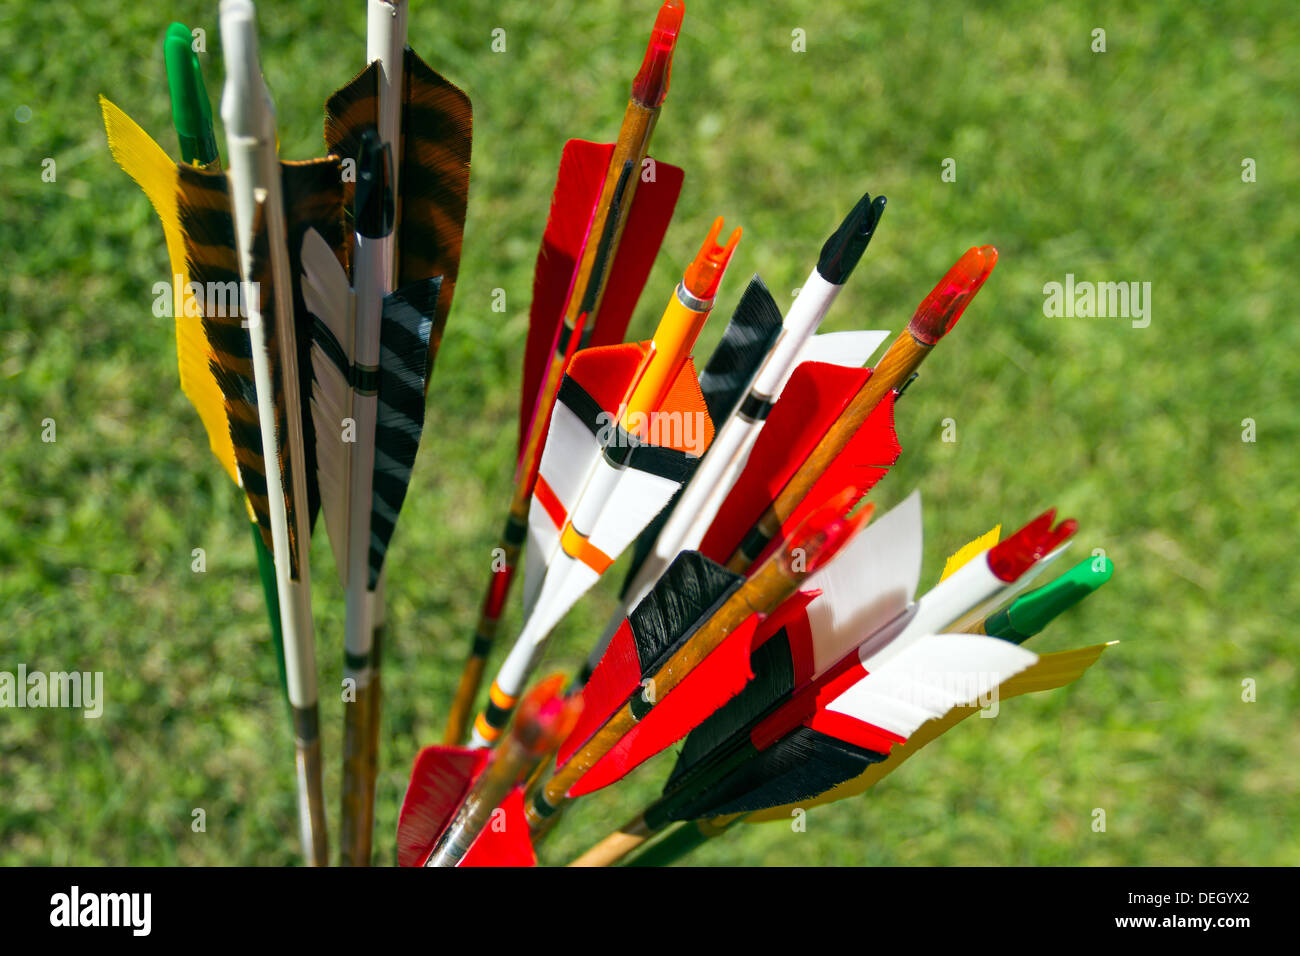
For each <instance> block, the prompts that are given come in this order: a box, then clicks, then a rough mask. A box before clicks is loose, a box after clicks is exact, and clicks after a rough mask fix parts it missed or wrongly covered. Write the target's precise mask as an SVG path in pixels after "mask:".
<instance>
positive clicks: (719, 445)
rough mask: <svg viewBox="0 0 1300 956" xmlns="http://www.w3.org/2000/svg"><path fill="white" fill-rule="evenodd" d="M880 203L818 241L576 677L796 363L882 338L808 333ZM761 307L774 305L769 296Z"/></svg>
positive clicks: (739, 460)
mask: <svg viewBox="0 0 1300 956" xmlns="http://www.w3.org/2000/svg"><path fill="white" fill-rule="evenodd" d="M885 202H886V200H885V197H884V196H878V197H876V198H875V199H874V200H873V199H872V198H871V196H870V195H869V194H868V195H863V197H862V198H861V199H860V200H859V201H858V203H857V205H856V206H854V208H853V210H852V211H851V212H850V213H849V214H848V216H847V217H845V219H844V221H843V222H842V223H841V224H840V226H839V228H837V229H836V230H835V232H833V233H832V234H831V236H830V237H829V238H828V239H827V240H826V242H825V244H824V245H823V246H822V250H821V255H820V256H819V257H818V260H817V265H816V266H815V267H814V268H813V270H812V272H811V274H810V275H809V276H808V280H807V281H806V282H805V283H804V284H803V286H802V287H801V288H800V290H799V295H798V296H797V297H796V298H795V301H794V304H793V305H792V306H791V307H790V311H789V312H788V313H787V315H786V317H785V320H784V322H783V324H782V328H781V334H780V338H779V339H778V340H777V342H776V344H775V347H774V348H773V349H772V351H771V352H770V353H769V354H768V355H767V357H766V359H765V360H764V361H763V363H762V365H761V366H760V367H759V370H758V372H757V375H756V376H755V379H754V382H753V385H752V387H751V388H749V389H748V393H747V394H744V395H743V401H741V398H742V396H741V395H737V396H736V399H737V401H736V403H735V404H732V405H729V406H727V409H726V414H725V415H718V416H715V418H714V422H715V425H716V426H717V428H718V432H717V435H716V436H715V437H714V440H713V444H712V445H710V447H709V451H708V453H707V454H706V455H705V456H704V460H703V461H702V462H701V463H700V466H699V468H698V469H697V470H696V473H695V475H694V476H692V478H691V480H690V482H689V483H688V484H687V485H686V487H685V488H684V489H683V490H682V493H681V495H679V497H678V499H677V500H675V501H674V502H673V503H672V504H671V505H670V506H669V508H668V509H666V510H665V513H663V514H661V515H660V518H659V519H658V523H657V524H658V526H655V525H652V526H651V528H649V529H647V531H646V535H647V536H648V535H651V534H657V538H654V539H652V540H653V543H651V542H650V541H647V542H646V543H645V544H646V546H645V548H640V547H639V548H638V553H637V559H639V560H637V559H634V562H633V565H632V567H631V568H630V569H629V570H628V576H627V579H626V581H625V583H624V585H623V592H622V594H621V595H620V606H619V608H617V609H616V610H615V612H614V614H613V615H612V616H611V617H610V622H609V625H608V626H607V627H606V629H605V634H604V636H603V637H602V638H601V640H600V642H599V643H598V644H597V645H596V647H595V648H594V649H593V650H592V653H591V655H590V656H589V658H588V670H587V673H586V674H584V677H586V676H590V672H591V670H592V669H594V667H595V665H596V663H597V662H598V661H599V659H600V657H601V655H602V654H603V653H604V651H605V648H606V647H607V646H608V644H609V641H610V639H611V638H612V637H613V635H614V632H615V631H616V630H617V629H618V628H619V626H620V625H621V623H622V621H623V619H624V618H625V617H626V616H627V613H628V611H629V610H630V609H631V608H633V607H635V606H636V603H637V602H638V601H640V600H641V598H643V597H644V596H645V595H646V594H647V593H648V592H649V590H650V588H651V586H652V585H653V584H654V582H655V581H656V580H658V578H659V576H660V575H661V574H663V572H664V570H665V569H666V568H667V567H668V564H669V562H671V561H672V560H673V558H674V557H676V556H677V554H678V553H680V552H682V551H687V550H691V549H694V548H698V547H699V546H700V542H701V540H702V539H703V538H704V534H705V532H706V531H707V530H708V528H709V526H710V524H712V522H713V519H714V518H715V517H716V516H717V514H718V511H719V509H720V508H721V507H722V504H723V502H724V501H725V500H726V499H727V496H728V493H729V492H730V491H731V489H732V487H733V486H734V485H735V483H736V480H737V478H738V477H739V476H740V473H741V471H742V469H743V468H744V467H745V463H746V462H747V461H748V459H749V456H750V452H751V451H752V449H753V448H754V443H755V441H757V439H758V436H759V434H760V432H761V430H762V428H763V425H764V424H765V422H766V420H767V418H768V414H769V412H770V411H771V410H772V408H773V405H774V404H775V402H776V401H777V399H778V398H779V397H780V396H781V394H782V392H783V390H784V389H785V387H786V384H787V382H789V380H790V377H791V375H792V374H793V373H794V371H795V369H796V367H798V366H800V365H802V364H804V363H807V362H810V361H824V362H828V363H833V364H837V365H843V366H846V367H853V366H855V365H862V364H864V363H865V362H866V361H867V359H868V358H870V356H871V354H872V353H873V352H874V351H875V350H876V348H877V347H879V345H880V344H881V342H883V341H884V340H885V338H886V333H884V332H845V333H838V334H832V335H825V336H814V335H813V333H814V332H816V330H817V328H818V326H819V325H820V324H821V321H822V319H823V318H824V317H825V316H826V313H827V312H828V311H829V310H830V307H831V305H832V304H833V303H834V302H835V299H836V297H837V296H838V295H839V293H840V290H841V289H842V288H843V287H844V284H845V283H846V282H847V281H848V278H849V276H850V275H851V274H852V272H853V269H854V267H855V266H856V265H857V263H858V261H859V260H860V259H861V257H862V254H863V253H864V252H865V251H866V249H867V245H868V244H869V243H870V242H871V238H872V236H874V235H875V231H876V227H877V226H878V225H879V223H880V217H881V216H882V215H883V214H884V211H885ZM763 292H764V293H765V292H766V289H764V290H763ZM747 295H748V292H747ZM765 304H766V305H767V306H769V307H770V308H771V309H773V310H775V309H776V303H775V302H772V301H771V298H770V297H768V298H767V301H766V303H765ZM643 537H644V536H643Z"/></svg>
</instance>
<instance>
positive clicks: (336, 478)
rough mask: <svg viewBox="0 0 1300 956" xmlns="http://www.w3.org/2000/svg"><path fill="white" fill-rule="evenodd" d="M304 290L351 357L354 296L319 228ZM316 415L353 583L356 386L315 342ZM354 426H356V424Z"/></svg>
mask: <svg viewBox="0 0 1300 956" xmlns="http://www.w3.org/2000/svg"><path fill="white" fill-rule="evenodd" d="M302 266H303V275H302V295H303V300H304V301H305V303H306V305H307V309H308V311H309V312H311V314H312V315H314V316H315V317H316V318H317V319H319V320H320V321H321V322H322V323H323V324H324V325H325V327H326V328H328V329H329V330H330V333H331V334H333V336H334V338H335V339H337V340H338V343H339V345H340V347H341V348H342V349H343V351H344V354H345V355H346V356H347V359H348V361H349V362H351V361H352V321H353V297H352V290H351V288H350V287H349V285H348V277H347V274H346V273H345V272H344V271H343V267H342V266H340V265H339V262H338V260H337V259H336V258H335V257H334V253H333V251H332V250H331V249H330V247H329V244H328V243H326V242H325V240H324V239H323V238H322V237H321V235H320V233H318V232H317V231H316V230H315V229H309V230H307V234H306V235H305V236H303V240H302ZM311 367H312V386H311V420H312V425H313V427H314V429H315V431H316V480H317V484H318V485H319V486H320V503H321V512H322V513H323V515H324V518H325V529H326V530H327V531H328V532H329V539H330V549H331V550H332V551H333V552H334V564H335V566H336V567H337V568H338V573H339V581H340V582H341V583H342V585H343V587H344V589H345V590H346V588H347V586H348V580H347V579H348V525H349V521H348V507H349V504H348V501H349V497H348V496H349V486H350V482H351V479H350V472H351V454H352V449H353V448H354V447H355V444H354V443H350V442H345V441H344V440H343V428H344V425H343V423H344V419H347V418H351V417H352V386H351V385H350V384H349V383H348V379H347V376H345V375H344V374H343V372H342V371H341V370H340V369H339V367H338V366H337V365H336V364H335V363H334V360H333V359H331V358H330V356H329V354H328V353H327V352H326V351H325V350H324V349H322V348H321V347H320V345H319V344H318V343H316V342H312V347H311ZM354 427H355V426H354Z"/></svg>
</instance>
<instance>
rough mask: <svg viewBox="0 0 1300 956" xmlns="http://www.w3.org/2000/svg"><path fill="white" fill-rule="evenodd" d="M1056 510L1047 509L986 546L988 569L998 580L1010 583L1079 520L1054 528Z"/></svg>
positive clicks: (1070, 533)
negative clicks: (1013, 531)
mask: <svg viewBox="0 0 1300 956" xmlns="http://www.w3.org/2000/svg"><path fill="white" fill-rule="evenodd" d="M1055 520H1056V509H1055V508H1050V509H1048V510H1047V511H1044V512H1043V513H1042V514H1041V515H1039V516H1038V517H1037V518H1035V519H1034V520H1033V521H1031V522H1029V524H1027V525H1025V526H1024V527H1023V528H1021V529H1020V530H1019V531H1017V532H1016V533H1015V534H1013V535H1012V536H1011V537H1009V538H1007V539H1006V540H1005V541H1003V542H1001V543H1000V544H995V545H994V546H993V547H992V548H990V549H989V554H988V562H989V570H990V571H992V572H993V574H994V576H995V577H997V578H998V580H1000V581H1005V582H1006V583H1007V584H1010V583H1011V582H1012V581H1015V580H1017V579H1018V578H1019V577H1020V575H1022V574H1024V573H1025V572H1026V571H1028V570H1029V569H1030V568H1031V567H1033V566H1034V564H1035V563H1036V562H1037V561H1038V559H1039V558H1041V557H1043V555H1045V554H1048V553H1049V552H1051V551H1053V550H1054V549H1055V548H1056V547H1057V545H1059V544H1060V543H1061V542H1062V541H1064V540H1065V539H1066V538H1068V537H1070V535H1072V534H1074V532H1075V530H1076V529H1077V528H1078V527H1079V523H1078V522H1077V521H1075V520H1074V519H1073V518H1069V519H1067V520H1065V521H1062V522H1061V523H1060V524H1058V525H1057V526H1056V527H1055V528H1053V527H1052V522H1053V521H1055Z"/></svg>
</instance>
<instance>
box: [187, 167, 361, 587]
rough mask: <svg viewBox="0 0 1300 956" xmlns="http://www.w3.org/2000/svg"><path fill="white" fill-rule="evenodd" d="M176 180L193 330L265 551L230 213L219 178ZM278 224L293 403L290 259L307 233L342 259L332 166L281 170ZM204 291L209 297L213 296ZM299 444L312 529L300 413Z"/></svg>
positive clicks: (306, 374)
mask: <svg viewBox="0 0 1300 956" xmlns="http://www.w3.org/2000/svg"><path fill="white" fill-rule="evenodd" d="M179 169H180V176H179V187H178V188H179V207H180V218H181V229H182V232H183V233H184V237H185V251H186V260H187V263H188V265H189V266H190V268H191V270H192V271H191V273H190V275H191V281H193V282H197V283H199V284H200V287H201V288H202V289H204V290H205V294H204V295H202V296H199V297H198V298H197V299H196V303H197V305H198V307H199V310H200V313H201V321H202V322H203V331H204V335H205V336H206V338H207V340H208V343H209V346H210V348H211V350H212V355H213V358H212V371H213V375H214V377H215V378H216V380H217V384H218V387H219V388H220V389H221V393H222V397H223V398H224V400H225V407H226V417H227V421H228V422H229V426H230V435H231V441H232V443H233V445H234V448H235V461H236V465H237V466H238V469H239V474H240V481H241V483H242V484H243V486H244V492H245V494H246V495H247V496H248V501H249V505H250V507H251V508H252V511H253V515H254V517H255V518H256V520H257V524H258V528H259V529H260V530H261V533H262V538H263V541H264V542H265V543H266V546H267V548H268V549H269V548H271V520H270V509H269V505H268V502H267V487H266V461H265V455H264V452H263V448H262V435H261V429H260V426H259V423H258V418H257V389H256V386H255V384H254V378H253V364H252V353H251V347H250V343H249V337H248V330H247V328H245V326H244V320H245V314H244V311H243V310H242V309H240V308H239V307H238V306H239V303H240V292H239V288H240V279H239V260H238V254H237V252H236V246H235V228H234V217H233V213H232V209H231V204H230V194H229V187H228V185H227V180H226V177H225V174H224V173H220V172H204V171H202V170H199V169H196V168H194V167H192V166H188V165H185V164H182V165H181V166H180V167H179ZM281 172H282V182H283V190H284V205H285V220H286V228H287V238H288V247H289V258H290V274H291V275H292V276H294V282H293V296H292V297H293V305H294V326H295V329H296V330H297V335H296V338H297V342H296V347H297V349H298V353H299V356H298V369H299V376H300V384H299V394H303V395H310V394H311V363H310V359H309V348H310V327H311V322H312V317H311V315H310V313H309V312H308V311H307V307H306V304H305V303H304V302H303V299H302V290H301V288H300V280H299V278H298V277H299V276H300V274H301V271H302V266H301V262H300V261H299V260H300V252H301V248H302V237H303V235H304V234H305V232H306V231H307V229H309V228H310V229H315V230H317V231H318V232H319V233H320V234H321V235H322V237H324V239H325V241H326V242H327V243H329V245H330V247H331V248H332V249H334V250H335V254H336V255H338V256H340V260H341V258H342V254H343V253H342V238H343V236H344V234H345V229H344V226H343V221H342V215H343V185H342V182H341V176H340V171H339V163H338V160H337V159H336V158H332V157H331V158H326V159H319V160H311V161H309V162H305V163H282V164H281ZM261 213H262V210H261V207H259V209H258V215H257V220H256V223H255V235H254V242H253V248H252V256H253V275H252V278H253V279H254V281H256V282H257V283H258V291H259V299H260V301H259V305H260V308H261V311H262V319H263V323H264V327H265V330H266V343H267V351H268V355H269V357H270V361H271V374H272V380H273V382H274V388H275V404H276V423H277V432H278V433H279V434H283V431H284V424H285V422H284V414H285V409H284V397H283V387H282V384H283V383H282V382H281V380H280V363H279V352H278V348H279V345H278V343H277V341H276V328H275V301H274V294H273V289H272V284H271V277H270V261H269V258H268V255H267V239H266V230H265V228H263V222H262V215H261ZM214 290H219V292H218V294H217V295H213V294H212V293H213V291H214ZM303 419H304V444H305V449H304V450H305V452H306V455H307V457H308V459H309V460H308V461H307V462H306V463H305V467H306V468H307V471H306V475H307V498H308V500H307V508H308V516H309V521H308V527H311V525H312V524H314V520H315V516H316V513H317V511H318V509H319V492H318V489H317V485H316V481H315V469H314V467H313V455H314V448H315V441H314V434H313V432H312V430H311V416H310V415H307V414H305V413H304V414H303ZM291 478H292V475H291V473H289V472H287V471H284V470H283V469H282V474H281V480H282V482H283V487H284V488H285V489H286V502H285V504H286V511H287V512H288V515H289V530H290V547H291V551H292V555H291V559H292V560H291V568H292V572H291V573H293V574H294V575H295V576H296V575H297V554H298V550H297V549H298V545H297V541H296V540H295V535H296V530H295V529H296V527H297V526H296V523H295V521H294V503H293V502H292V501H291V500H289V499H290V498H291V497H292V496H291V495H290V494H289V492H288V489H291V488H292V487H293V485H292V482H291Z"/></svg>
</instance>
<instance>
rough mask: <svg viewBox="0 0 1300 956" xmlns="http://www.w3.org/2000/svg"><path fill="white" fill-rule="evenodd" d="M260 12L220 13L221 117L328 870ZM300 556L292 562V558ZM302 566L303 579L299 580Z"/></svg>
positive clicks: (309, 849) (294, 702) (303, 733)
mask: <svg viewBox="0 0 1300 956" xmlns="http://www.w3.org/2000/svg"><path fill="white" fill-rule="evenodd" d="M253 16H254V14H253V6H252V4H251V3H247V2H238V0H225V2H224V3H223V4H222V7H221V35H222V47H223V51H224V55H225V58H226V64H227V70H226V74H227V75H226V87H225V91H224V93H223V96H222V109H221V112H222V119H223V121H224V122H225V125H226V129H227V137H226V139H227V143H228V145H229V150H230V180H231V193H232V200H233V201H232V206H233V212H234V223H235V240H236V245H237V248H238V251H239V259H240V270H241V273H242V275H243V280H244V301H245V303H246V307H247V309H248V317H247V318H248V330H249V340H250V345H251V351H252V358H253V363H252V364H253V376H254V382H255V386H256V389H257V396H258V402H257V406H258V423H259V426H260V430H261V434H262V447H263V449H264V454H265V458H266V462H267V467H266V480H267V493H268V498H269V510H270V516H271V539H272V546H273V552H274V556H275V567H276V583H277V587H278V592H279V601H280V622H281V628H282V630H283V633H284V638H285V640H284V655H285V674H286V683H287V685H288V692H289V703H290V705H291V706H292V707H293V717H294V737H295V740H294V744H295V750H296V753H297V779H298V807H299V820H300V824H301V835H302V842H303V847H304V854H305V856H306V857H307V859H308V860H309V861H310V862H311V863H313V864H314V865H318V866H321V865H325V864H326V863H328V843H327V837H326V830H325V805H324V792H323V789H322V787H321V773H320V770H321V768H320V730H319V714H318V708H317V696H316V695H317V689H316V658H315V638H314V628H313V624H312V613H311V577H310V568H309V565H308V555H307V541H308V540H309V539H308V534H307V532H308V528H307V507H306V505H307V492H306V472H305V469H304V468H303V467H302V466H303V464H304V462H305V455H304V451H303V434H302V415H301V405H300V398H299V395H298V363H297V354H296V349H295V332H294V327H293V302H292V294H291V289H292V286H291V285H290V275H289V260H288V249H287V247H286V245H285V219H284V204H283V201H282V192H281V185H280V168H279V158H278V156H277V154H276V146H275V144H276V138H275V119H274V115H273V112H272V108H271V103H270V95H269V93H268V92H267V89H266V86H265V83H264V82H263V80H262V75H261V69H260V66H259V64H258V55H257V36H256V31H255V27H254V24H253ZM259 194H261V195H264V196H265V198H264V200H263V204H262V205H263V208H264V210H265V211H264V217H265V228H266V230H267V239H268V246H269V250H270V257H271V263H270V264H271V276H272V283H273V285H274V288H273V290H272V292H273V294H274V296H275V304H276V313H277V314H276V323H277V326H276V334H277V339H278V342H279V344H280V347H279V350H278V351H279V356H280V373H281V379H282V381H281V388H282V390H283V395H284V400H285V406H286V407H285V409H284V411H285V419H286V429H285V431H286V434H285V436H284V443H283V444H281V443H280V442H279V437H280V436H279V435H278V430H277V428H276V415H275V407H274V395H275V390H274V387H273V382H272V375H271V365H270V356H269V353H268V351H267V341H266V329H265V326H264V324H263V321H262V312H261V306H260V298H259V294H258V290H256V289H255V288H254V287H253V286H254V283H253V282H252V281H251V279H250V273H251V268H252V244H253V225H254V217H255V213H256V209H257V200H256V198H255V197H256V196H257V195H259ZM286 461H287V462H288V463H289V464H290V468H289V469H288V472H289V473H290V474H292V476H293V482H294V487H293V489H292V491H293V494H294V495H295V500H296V501H297V502H298V503H299V506H298V507H296V508H295V509H294V512H295V516H296V519H297V528H296V529H295V530H296V532H297V534H296V540H297V542H298V545H299V553H298V554H297V555H296V556H293V555H291V541H290V536H289V525H288V515H287V511H286V508H285V495H284V488H283V485H282V482H281V468H280V464H281V462H286ZM294 557H296V558H297V561H296V562H295V561H294V560H293V558H294ZM295 566H296V568H297V576H296V577H295V576H294V575H293V574H292V568H294V567H295Z"/></svg>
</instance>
